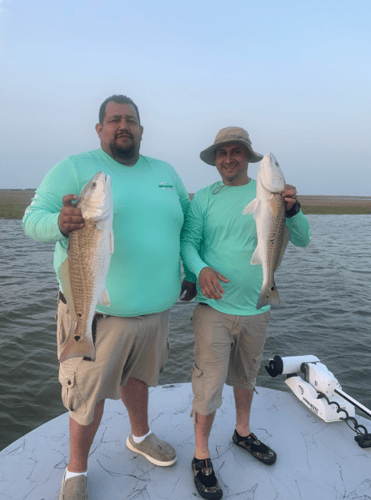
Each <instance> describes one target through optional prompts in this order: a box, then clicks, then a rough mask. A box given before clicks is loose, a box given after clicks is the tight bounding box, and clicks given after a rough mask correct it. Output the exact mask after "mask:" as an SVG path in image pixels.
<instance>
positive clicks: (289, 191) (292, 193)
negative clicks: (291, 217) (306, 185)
mask: <svg viewBox="0 0 371 500" xmlns="http://www.w3.org/2000/svg"><path fill="white" fill-rule="evenodd" d="M281 196H282V198H283V200H284V202H285V204H286V210H290V209H291V208H292V207H293V206H294V205H295V203H296V202H297V198H296V187H295V186H291V185H290V184H286V185H285V189H284V190H283V191H282V193H281Z"/></svg>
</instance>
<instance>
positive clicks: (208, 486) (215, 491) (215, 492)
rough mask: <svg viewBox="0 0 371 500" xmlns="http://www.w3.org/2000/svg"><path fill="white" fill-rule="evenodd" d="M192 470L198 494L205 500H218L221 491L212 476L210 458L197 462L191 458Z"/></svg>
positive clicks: (212, 470) (220, 496) (221, 493)
mask: <svg viewBox="0 0 371 500" xmlns="http://www.w3.org/2000/svg"><path fill="white" fill-rule="evenodd" d="M192 470H193V473H194V480H195V486H196V488H197V491H198V492H199V494H200V495H201V496H202V497H203V498H206V499H207V500H219V499H220V498H222V496H223V491H222V489H221V487H220V485H219V483H218V480H217V478H216V476H215V474H214V469H213V464H212V462H211V460H210V458H206V459H205V460H198V459H197V458H195V457H194V458H193V460H192Z"/></svg>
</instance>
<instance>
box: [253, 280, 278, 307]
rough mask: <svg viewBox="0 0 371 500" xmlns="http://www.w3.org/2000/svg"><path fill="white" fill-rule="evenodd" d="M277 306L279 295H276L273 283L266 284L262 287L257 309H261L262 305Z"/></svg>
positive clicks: (276, 291)
mask: <svg viewBox="0 0 371 500" xmlns="http://www.w3.org/2000/svg"><path fill="white" fill-rule="evenodd" d="M268 305H270V306H279V305H280V297H279V295H278V290H277V287H276V285H275V284H273V285H267V286H266V287H264V288H262V290H261V292H260V295H259V298H258V303H257V305H256V308H257V309H261V308H262V307H264V306H268Z"/></svg>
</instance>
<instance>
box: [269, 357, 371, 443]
mask: <svg viewBox="0 0 371 500" xmlns="http://www.w3.org/2000/svg"><path fill="white" fill-rule="evenodd" d="M265 368H266V370H267V372H268V373H269V375H270V376H271V377H277V376H278V375H284V374H286V375H287V378H286V380H285V384H286V385H288V387H289V388H290V389H291V390H292V392H293V393H294V394H295V396H296V397H297V398H298V399H299V400H300V401H302V402H303V403H304V404H305V405H306V406H307V407H308V408H309V409H310V410H311V411H312V412H313V413H315V414H316V415H318V416H319V417H320V418H321V419H322V420H324V421H325V422H338V421H345V422H346V423H347V424H348V425H349V422H351V423H352V424H353V427H354V428H353V430H354V431H355V432H356V433H357V434H358V435H357V436H355V440H356V441H357V443H358V444H359V446H360V447H361V448H369V447H371V433H368V432H367V429H366V427H364V426H363V425H358V422H357V420H356V419H355V418H354V416H355V408H358V409H359V410H361V411H362V412H363V413H365V414H366V415H367V416H368V417H371V411H370V410H369V409H368V408H366V407H365V406H363V405H362V404H361V403H359V402H358V401H356V400H355V399H353V398H352V397H350V396H349V395H348V394H346V393H345V392H344V391H343V390H342V388H341V385H340V384H339V382H338V380H337V379H336V378H335V376H334V374H333V373H331V372H330V371H329V370H328V369H327V367H326V366H325V365H324V364H323V363H321V362H320V360H319V359H318V358H317V357H316V356H312V355H308V356H287V357H284V358H281V357H280V356H274V357H273V359H270V360H269V365H268V366H266V367H265ZM298 373H302V374H303V377H302V376H300V375H298ZM349 427H351V426H350V425H349ZM351 428H352V427H351ZM361 430H363V433H362V432H361Z"/></svg>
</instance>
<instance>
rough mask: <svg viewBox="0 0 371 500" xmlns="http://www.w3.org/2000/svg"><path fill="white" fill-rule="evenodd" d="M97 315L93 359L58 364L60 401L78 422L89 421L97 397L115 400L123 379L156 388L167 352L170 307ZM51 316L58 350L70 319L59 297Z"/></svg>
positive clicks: (69, 360)
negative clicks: (139, 313) (132, 313)
mask: <svg viewBox="0 0 371 500" xmlns="http://www.w3.org/2000/svg"><path fill="white" fill-rule="evenodd" d="M96 318H97V321H96V329H95V351H96V360H95V361H94V362H93V361H90V360H85V359H84V358H81V357H80V358H70V359H67V360H66V361H64V362H63V363H60V365H59V381H60V383H61V384H62V402H63V404H64V406H65V407H66V408H67V410H69V412H70V416H71V417H72V418H73V419H74V420H75V421H76V422H78V423H79V424H81V425H89V424H90V423H91V422H92V421H93V417H94V410H95V406H96V404H97V403H99V401H101V400H102V399H107V398H108V399H120V397H121V390H120V387H121V386H124V385H125V384H126V382H127V380H128V378H130V377H132V378H136V379H139V380H141V381H143V382H145V383H146V384H147V385H148V386H151V387H155V386H156V385H157V382H158V377H159V374H160V373H161V371H162V370H163V368H164V366H165V363H166V360H167V355H168V339H167V336H168V324H169V310H167V311H163V312H159V313H155V314H146V315H143V316H135V317H118V316H101V315H98V316H97V317H96ZM56 319H57V345H58V354H59V352H60V346H61V345H62V344H63V343H64V341H65V340H66V336H67V335H68V333H69V332H70V328H71V322H72V319H71V317H70V315H69V313H68V308H67V305H66V304H64V303H63V301H62V300H61V299H60V298H59V299H58V312H57V316H56Z"/></svg>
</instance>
